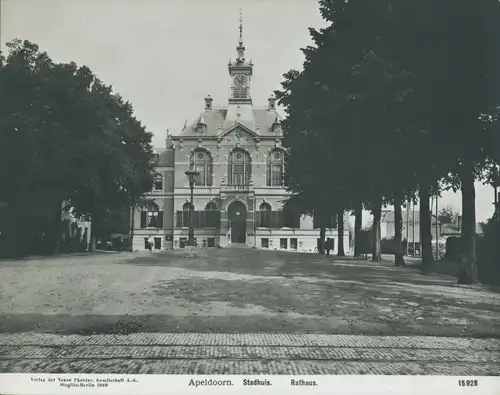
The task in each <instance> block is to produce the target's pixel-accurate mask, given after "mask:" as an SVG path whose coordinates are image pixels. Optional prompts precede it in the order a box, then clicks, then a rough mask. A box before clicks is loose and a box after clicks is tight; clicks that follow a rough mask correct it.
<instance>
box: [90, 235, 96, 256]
mask: <svg viewBox="0 0 500 395" xmlns="http://www.w3.org/2000/svg"><path fill="white" fill-rule="evenodd" d="M95 244H96V240H95V236H94V235H91V236H90V245H89V251H90V252H95Z"/></svg>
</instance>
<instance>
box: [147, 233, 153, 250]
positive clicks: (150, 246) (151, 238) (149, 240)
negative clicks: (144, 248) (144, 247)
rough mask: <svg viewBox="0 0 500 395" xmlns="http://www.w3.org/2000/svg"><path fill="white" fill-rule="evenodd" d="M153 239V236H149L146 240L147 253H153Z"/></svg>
mask: <svg viewBox="0 0 500 395" xmlns="http://www.w3.org/2000/svg"><path fill="white" fill-rule="evenodd" d="M154 242H155V241H154V239H153V236H151V235H150V236H149V239H148V249H149V252H153V244H154Z"/></svg>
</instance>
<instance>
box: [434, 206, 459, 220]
mask: <svg viewBox="0 0 500 395" xmlns="http://www.w3.org/2000/svg"><path fill="white" fill-rule="evenodd" d="M458 217H459V214H458V213H457V212H456V211H455V210H454V209H453V207H451V206H445V207H443V208H442V209H441V210H440V211H439V213H438V216H437V218H438V221H439V223H441V224H456V223H457V221H458Z"/></svg>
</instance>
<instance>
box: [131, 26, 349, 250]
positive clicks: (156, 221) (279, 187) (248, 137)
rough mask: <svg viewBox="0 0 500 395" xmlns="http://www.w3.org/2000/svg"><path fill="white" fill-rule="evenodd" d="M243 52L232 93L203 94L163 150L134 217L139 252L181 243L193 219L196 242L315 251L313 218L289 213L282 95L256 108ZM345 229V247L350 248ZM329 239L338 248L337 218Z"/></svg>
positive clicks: (234, 66) (232, 73) (233, 66)
mask: <svg viewBox="0 0 500 395" xmlns="http://www.w3.org/2000/svg"><path fill="white" fill-rule="evenodd" d="M236 49H237V57H236V59H235V60H234V61H230V62H229V65H228V72H229V77H230V81H231V94H230V97H229V99H228V101H227V104H226V105H225V106H223V107H215V106H214V105H213V99H212V97H210V95H208V96H207V97H205V105H204V110H203V111H202V112H201V114H199V115H198V116H197V117H196V119H195V120H194V121H193V122H191V123H186V125H185V126H184V128H183V129H182V131H181V132H180V133H178V134H176V135H168V136H167V140H166V146H165V148H162V149H157V150H156V152H157V159H158V167H157V176H156V179H155V183H154V187H153V190H152V192H151V193H150V195H149V199H150V200H151V204H149V206H148V207H147V208H144V209H141V210H140V211H136V212H135V215H134V238H133V248H134V250H143V249H145V248H146V243H145V240H146V239H147V238H149V236H152V237H153V238H154V240H155V244H154V248H155V249H157V250H161V249H177V248H183V246H184V243H185V241H187V238H188V229H189V225H190V220H192V223H193V227H194V232H195V238H196V239H197V243H198V245H199V246H200V247H201V246H206V247H223V248H224V247H228V246H230V245H233V244H238V245H246V246H248V247H255V248H263V249H273V250H289V251H303V252H314V251H315V249H316V247H317V243H318V238H319V229H318V226H317V222H319V221H316V220H315V218H312V217H310V216H304V215H300V213H294V212H291V211H286V210H283V209H282V208H283V203H284V201H285V200H286V199H287V197H288V196H289V195H288V193H287V192H286V190H285V189H284V187H283V171H284V159H285V154H286V152H285V150H284V149H283V147H282V141H283V133H282V129H281V124H280V121H281V119H280V116H279V115H278V112H277V111H276V98H275V97H274V95H270V97H269V99H268V104H267V105H266V106H263V107H257V106H254V105H253V101H252V96H251V83H252V78H253V64H252V62H251V61H247V60H246V59H245V46H244V45H243V40H242V37H241V25H240V40H239V44H238V46H237V48H236ZM188 169H196V171H198V172H199V177H198V179H197V180H196V183H195V188H194V199H193V206H194V212H193V216H192V218H190V207H191V206H190V188H189V182H188V179H187V177H186V175H185V172H186V171H187V170H188ZM348 233H349V232H348V231H347V227H346V231H345V237H344V248H345V250H346V251H347V250H348V248H349V234H348ZM326 237H330V238H333V239H334V240H335V241H334V246H335V249H334V252H335V251H336V250H337V248H338V232H337V224H336V218H334V217H332V218H331V221H330V227H329V229H327V232H326Z"/></svg>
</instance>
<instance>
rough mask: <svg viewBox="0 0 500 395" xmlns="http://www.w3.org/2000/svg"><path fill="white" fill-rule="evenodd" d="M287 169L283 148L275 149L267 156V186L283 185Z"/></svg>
mask: <svg viewBox="0 0 500 395" xmlns="http://www.w3.org/2000/svg"><path fill="white" fill-rule="evenodd" d="M284 170H285V156H284V155H283V151H282V150H273V151H271V152H270V154H269V155H268V156H267V186H268V187H281V186H283V173H284Z"/></svg>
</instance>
